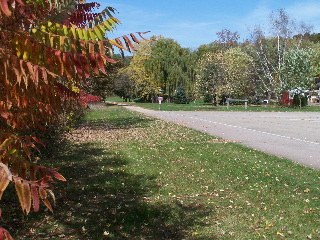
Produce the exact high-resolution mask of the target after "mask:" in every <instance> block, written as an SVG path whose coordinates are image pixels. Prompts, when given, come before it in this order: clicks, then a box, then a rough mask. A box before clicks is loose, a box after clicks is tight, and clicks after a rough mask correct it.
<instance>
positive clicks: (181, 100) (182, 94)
mask: <svg viewBox="0 0 320 240" xmlns="http://www.w3.org/2000/svg"><path fill="white" fill-rule="evenodd" d="M173 102H174V103H177V104H185V103H189V96H188V94H187V92H186V89H185V87H183V86H180V87H178V89H177V90H176V92H175V94H174V96H173Z"/></svg>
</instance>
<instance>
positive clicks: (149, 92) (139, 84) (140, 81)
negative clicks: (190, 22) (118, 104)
mask: <svg viewBox="0 0 320 240" xmlns="http://www.w3.org/2000/svg"><path fill="white" fill-rule="evenodd" d="M156 40H157V37H155V36H153V37H152V38H151V41H146V42H144V43H141V44H139V46H137V51H136V52H135V53H134V55H133V58H132V61H131V63H130V65H129V67H128V71H127V72H128V73H129V78H130V79H131V81H134V83H135V89H134V92H135V95H136V96H137V97H139V98H143V99H147V100H152V101H154V100H155V99H156V97H157V94H159V90H160V88H161V84H160V83H159V82H157V81H156V79H154V78H153V77H152V75H151V74H150V73H149V72H148V71H147V69H146V64H147V62H148V61H149V60H150V58H151V56H152V45H153V44H154V43H155V41H156Z"/></svg>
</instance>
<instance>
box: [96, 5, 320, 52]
mask: <svg viewBox="0 0 320 240" xmlns="http://www.w3.org/2000/svg"><path fill="white" fill-rule="evenodd" d="M97 2H99V3H101V5H102V7H101V9H103V8H104V7H106V6H111V7H114V8H116V9H117V10H118V12H119V14H117V15H116V17H117V18H119V19H120V20H121V21H122V24H121V25H119V26H118V27H117V30H116V31H115V33H114V34H112V35H110V36H109V37H110V38H115V37H119V36H122V35H125V34H129V33H132V32H143V31H151V33H149V34H147V35H146V36H147V37H151V36H152V35H156V36H159V35H162V36H164V37H166V38H172V39H174V40H176V41H177V42H178V43H179V44H180V45H181V46H182V47H187V48H193V49H196V48H197V47H199V46H200V45H202V44H208V43H210V42H213V41H215V40H217V35H216V33H217V32H219V31H221V30H222V29H225V28H226V29H229V30H231V31H237V32H239V33H240V35H241V40H243V39H246V38H247V37H248V36H249V32H250V31H249V29H250V28H251V29H252V28H253V27H254V26H255V25H262V26H265V28H267V23H268V21H269V16H270V13H271V11H272V10H277V9H280V8H284V9H285V10H286V12H287V13H288V15H289V16H290V17H291V18H292V19H293V20H296V21H297V22H300V21H304V22H305V23H307V24H311V25H313V26H314V30H313V31H314V32H316V33H320V1H319V0H256V1H254V0H229V1H228V0H110V1H109V0H100V1H99V0H97Z"/></svg>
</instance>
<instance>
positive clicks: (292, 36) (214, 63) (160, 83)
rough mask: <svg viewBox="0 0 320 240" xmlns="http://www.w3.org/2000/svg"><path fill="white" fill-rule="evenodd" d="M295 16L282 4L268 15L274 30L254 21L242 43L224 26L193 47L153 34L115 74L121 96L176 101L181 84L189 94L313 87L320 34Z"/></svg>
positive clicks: (250, 94)
mask: <svg viewBox="0 0 320 240" xmlns="http://www.w3.org/2000/svg"><path fill="white" fill-rule="evenodd" d="M311 31H312V26H309V25H307V24H305V23H304V22H301V23H297V22H296V21H294V20H292V19H291V18H290V17H289V16H288V14H287V13H286V11H285V10H284V9H279V10H277V11H273V12H272V13H271V14H270V29H264V28H262V27H261V26H255V27H254V28H253V29H252V30H251V37H250V39H248V40H246V41H244V42H242V43H240V42H239V39H240V35H239V33H238V32H232V31H230V30H227V29H223V30H222V31H220V32H218V33H217V35H218V40H217V41H215V42H212V43H209V44H205V45H202V46H200V47H199V48H198V49H197V50H195V51H192V50H191V49H188V48H182V47H181V46H180V44H179V43H178V42H176V41H175V40H173V39H170V38H164V37H161V36H154V37H153V38H152V39H151V40H150V41H147V42H144V43H142V44H140V45H139V46H137V52H136V53H135V54H134V55H133V57H132V58H131V59H130V64H128V65H127V66H125V67H121V68H120V69H119V71H118V72H117V75H116V77H115V78H114V89H115V91H116V93H118V94H119V95H120V96H123V97H127V98H138V99H142V100H145V101H156V99H157V97H158V96H164V97H165V99H167V101H172V99H173V97H174V95H175V94H176V91H177V89H178V88H180V89H181V88H184V89H185V91H186V92H187V93H188V96H189V97H190V99H196V98H199V97H200V96H207V97H208V98H209V99H210V98H211V99H213V101H214V102H216V103H219V102H221V101H223V99H224V98H226V97H233V98H239V99H244V98H246V99H249V100H250V101H252V102H259V101H260V100H261V99H263V98H265V99H268V100H270V99H278V100H279V99H280V96H281V93H283V92H286V91H290V90H295V91H297V92H299V91H300V93H301V92H302V91H303V90H312V89H314V88H315V87H316V83H317V82H319V76H320V66H319V63H320V55H319V54H320V42H319V34H312V33H311Z"/></svg>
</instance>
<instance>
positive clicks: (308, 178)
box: [2, 106, 320, 240]
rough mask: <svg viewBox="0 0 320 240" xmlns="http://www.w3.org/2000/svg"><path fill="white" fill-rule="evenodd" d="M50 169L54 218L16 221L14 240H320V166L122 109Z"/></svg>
mask: <svg viewBox="0 0 320 240" xmlns="http://www.w3.org/2000/svg"><path fill="white" fill-rule="evenodd" d="M51 164H52V165H53V166H55V167H57V166H60V167H61V170H60V172H61V173H62V174H63V175H64V176H65V177H66V178H67V180H68V181H67V182H59V183H57V184H56V189H55V190H54V192H55V194H56V199H57V205H56V207H55V213H54V214H51V213H49V212H46V211H44V210H42V211H41V212H40V213H31V214H30V215H29V216H28V217H24V218H22V217H21V214H20V215H19V214H16V213H15V214H16V215H11V216H13V217H12V219H11V220H10V221H9V222H5V223H4V224H2V225H4V226H10V225H11V224H13V223H16V225H13V226H14V228H13V229H11V232H12V233H13V235H14V237H15V239H85V240H87V239H128V240H131V239H140V240H142V239H148V240H155V239H181V240H182V239H188V240H191V239H194V240H208V239H241V240H242V239H320V217H319V216H320V200H319V197H320V185H319V180H320V172H319V171H318V170H313V169H311V168H307V167H303V166H301V165H298V164H296V163H293V162H291V161H289V160H286V159H282V158H279V157H275V156H272V155H268V154H265V153H262V152H259V151H255V150H253V149H250V148H247V147H244V146H241V145H239V144H237V143H232V142H228V141H226V140H224V139H218V138H215V137H213V136H210V135H207V134H205V133H202V132H198V131H195V130H192V129H189V128H186V127H183V126H180V125H176V124H173V123H167V122H164V121H160V120H157V119H153V118H150V117H147V116H144V115H141V114H139V113H136V112H130V111H128V110H125V109H124V108H121V107H117V106H111V107H103V108H97V109H93V110H90V111H89V112H88V114H87V115H86V117H85V118H84V119H83V121H82V122H81V124H80V125H79V127H78V128H77V129H75V130H74V131H73V133H72V134H69V135H67V136H66V138H65V140H64V141H63V142H62V143H60V145H59V146H58V148H57V150H56V152H55V156H53V157H52V159H51ZM3 210H4V212H3V216H4V217H5V216H8V215H7V214H8V213H6V212H5V209H3ZM14 219H15V220H14ZM2 221H3V220H2ZM17 223H18V224H17ZM11 226H12V225H11Z"/></svg>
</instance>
